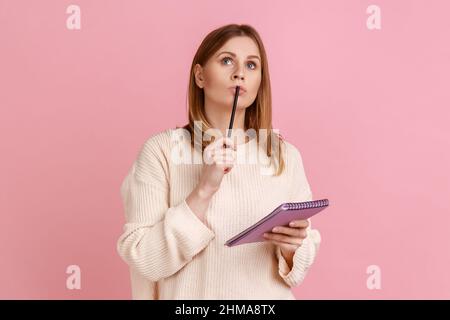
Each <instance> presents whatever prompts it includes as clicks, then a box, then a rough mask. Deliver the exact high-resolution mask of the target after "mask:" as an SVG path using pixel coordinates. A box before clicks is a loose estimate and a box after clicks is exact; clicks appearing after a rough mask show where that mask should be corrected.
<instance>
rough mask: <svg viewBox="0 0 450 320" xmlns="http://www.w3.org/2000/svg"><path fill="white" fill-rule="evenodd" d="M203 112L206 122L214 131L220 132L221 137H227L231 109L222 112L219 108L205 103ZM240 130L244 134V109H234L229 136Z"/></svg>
mask: <svg viewBox="0 0 450 320" xmlns="http://www.w3.org/2000/svg"><path fill="white" fill-rule="evenodd" d="M205 112H206V117H207V118H208V121H209V122H210V124H211V126H212V127H213V128H214V129H218V130H220V131H221V133H222V136H226V135H227V131H228V128H229V125H230V120H231V113H232V108H231V107H230V108H227V109H226V110H224V109H223V108H220V107H219V106H211V105H206V103H205ZM238 129H240V130H239V131H242V132H244V133H245V108H243V109H240V108H236V111H235V114H234V120H233V127H232V130H231V136H232V137H233V136H234V132H235V131H236V130H238Z"/></svg>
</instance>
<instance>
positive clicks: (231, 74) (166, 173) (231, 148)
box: [117, 24, 321, 300]
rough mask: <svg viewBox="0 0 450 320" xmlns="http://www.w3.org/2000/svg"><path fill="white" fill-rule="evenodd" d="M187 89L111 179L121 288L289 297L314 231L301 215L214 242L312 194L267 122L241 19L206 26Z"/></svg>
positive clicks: (307, 260)
mask: <svg viewBox="0 0 450 320" xmlns="http://www.w3.org/2000/svg"><path fill="white" fill-rule="evenodd" d="M238 85H239V86H240V88H241V89H240V95H239V98H238V103H237V107H236V112H235V117H234V121H233V130H232V131H231V133H232V135H231V137H230V138H228V136H227V134H228V130H227V129H228V125H229V122H230V115H231V109H232V105H233V100H234V93H235V88H236V86H238ZM188 100H189V123H188V124H186V125H185V126H184V127H177V128H175V129H173V128H170V129H167V130H164V131H162V132H159V133H157V134H155V135H153V136H151V137H150V138H148V139H147V141H146V142H145V143H144V145H143V147H142V148H141V150H140V152H139V154H138V156H137V159H136V160H135V161H134V163H133V165H132V167H131V169H130V170H129V173H128V175H127V176H126V178H125V179H124V181H123V183H122V185H121V195H122V198H123V202H124V207H125V213H126V215H125V217H126V223H125V225H124V227H123V233H122V235H121V236H120V237H119V239H118V242H117V250H118V253H119V255H120V257H121V258H122V259H123V260H124V261H125V262H126V263H127V264H128V265H129V267H130V273H131V286H132V297H133V299H165V300H167V299H177V300H178V299H295V297H294V296H293V294H292V292H291V289H292V287H294V286H297V285H299V284H300V283H301V282H302V281H303V279H304V277H305V275H306V273H307V270H308V269H309V268H310V267H311V265H312V263H313V261H314V259H315V257H316V254H317V251H318V249H319V244H320V241H321V238H320V233H319V232H318V231H317V230H314V229H312V228H311V224H310V220H309V219H308V220H301V221H293V225H291V226H280V227H279V230H272V232H270V233H269V234H268V235H267V237H266V241H263V242H257V243H250V244H245V245H238V246H235V247H227V246H225V245H224V243H225V242H226V241H227V240H228V239H229V238H231V237H232V236H234V235H235V234H237V233H239V232H240V231H242V230H243V229H245V228H247V227H248V226H250V225H251V224H253V223H255V222H256V221H258V220H259V219H261V218H262V217H264V216H265V215H267V214H268V213H270V212H271V211H272V210H273V209H274V208H276V207H277V206H278V205H279V204H281V203H282V202H301V201H308V200H312V193H311V189H310V187H309V184H308V181H307V178H306V175H305V172H304V168H303V162H302V157H301V155H300V152H299V151H298V149H297V148H296V147H295V146H294V145H292V144H290V143H289V142H287V141H285V140H284V139H283V138H282V137H281V135H279V134H276V133H275V131H276V130H274V129H273V128H272V105H271V89H270V78H269V68H268V61H267V56H266V52H265V49H264V46H263V43H262V41H261V38H260V36H259V35H258V33H257V31H256V30H255V29H254V28H253V27H251V26H249V25H236V24H231V25H226V26H223V27H221V28H219V29H216V30H214V31H212V32H211V33H209V34H208V35H207V36H206V38H205V39H204V40H203V42H202V43H201V45H200V47H199V48H198V50H197V52H196V54H195V56H194V59H193V62H192V66H191V72H190V81H189V91H188ZM249 132H250V134H249ZM242 133H245V135H243V134H242ZM199 137H200V138H199ZM199 159H200V161H198V160H199ZM251 159H253V161H251ZM255 159H256V160H257V161H254V160H255Z"/></svg>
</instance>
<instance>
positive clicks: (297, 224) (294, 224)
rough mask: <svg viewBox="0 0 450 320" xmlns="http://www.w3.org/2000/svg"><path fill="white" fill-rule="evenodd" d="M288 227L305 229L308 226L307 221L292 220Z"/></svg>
mask: <svg viewBox="0 0 450 320" xmlns="http://www.w3.org/2000/svg"><path fill="white" fill-rule="evenodd" d="M289 226H290V227H296V228H307V227H308V226H309V221H308V220H293V221H291V222H290V223H289Z"/></svg>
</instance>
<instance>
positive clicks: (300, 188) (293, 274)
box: [276, 145, 321, 287]
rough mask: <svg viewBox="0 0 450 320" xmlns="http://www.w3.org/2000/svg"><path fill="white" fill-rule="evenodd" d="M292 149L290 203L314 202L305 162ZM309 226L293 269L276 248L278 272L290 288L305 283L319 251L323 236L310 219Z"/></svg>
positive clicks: (290, 157)
mask: <svg viewBox="0 0 450 320" xmlns="http://www.w3.org/2000/svg"><path fill="white" fill-rule="evenodd" d="M289 147H290V148H291V151H290V153H288V154H290V156H289V159H288V171H289V173H290V175H289V177H292V178H291V181H292V188H291V193H290V196H289V202H303V201H311V200H313V196H312V192H311V188H310V186H309V183H308V180H307V178H306V174H305V170H304V167H303V161H302V157H301V154H300V152H299V151H298V149H297V148H295V147H294V146H292V145H291V146H289ZM289 162H290V163H289ZM308 221H309V226H308V227H307V229H306V235H307V236H306V238H305V239H304V240H303V242H302V245H301V246H300V247H298V248H297V250H296V251H295V254H294V257H293V265H292V269H290V268H289V265H288V264H287V261H286V260H285V259H284V257H283V255H282V254H281V249H280V247H278V246H276V256H277V258H278V271H279V275H280V276H281V277H282V278H283V280H284V281H285V282H286V283H287V284H288V285H289V286H290V287H294V286H298V285H299V284H300V283H302V282H303V279H304V278H305V276H306V274H307V271H308V269H309V267H310V266H311V265H312V263H313V262H314V259H315V257H316V255H317V252H318V250H319V246H320V242H321V236H320V233H319V231H318V230H315V229H312V227H311V219H308Z"/></svg>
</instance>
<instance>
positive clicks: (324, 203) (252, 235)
mask: <svg viewBox="0 0 450 320" xmlns="http://www.w3.org/2000/svg"><path fill="white" fill-rule="evenodd" d="M326 207H328V199H321V200H313V201H306V202H285V203H282V204H280V205H279V206H278V207H277V208H275V209H274V210H273V211H272V212H271V213H269V214H268V215H267V216H265V217H264V218H262V219H261V220H259V221H258V222H256V223H255V224H253V225H252V226H250V227H249V228H247V229H245V230H244V231H242V232H241V233H239V234H237V235H235V236H234V237H232V238H231V239H229V240H228V241H227V242H225V245H226V246H228V247H233V246H237V245H240V244H244V243H252V242H260V241H266V239H265V238H264V236H263V234H264V233H265V232H271V231H272V229H273V228H274V227H275V226H289V222H291V221H292V220H306V219H308V218H310V217H312V216H314V215H315V214H317V213H319V212H321V211H322V210H323V209H325V208H326Z"/></svg>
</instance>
